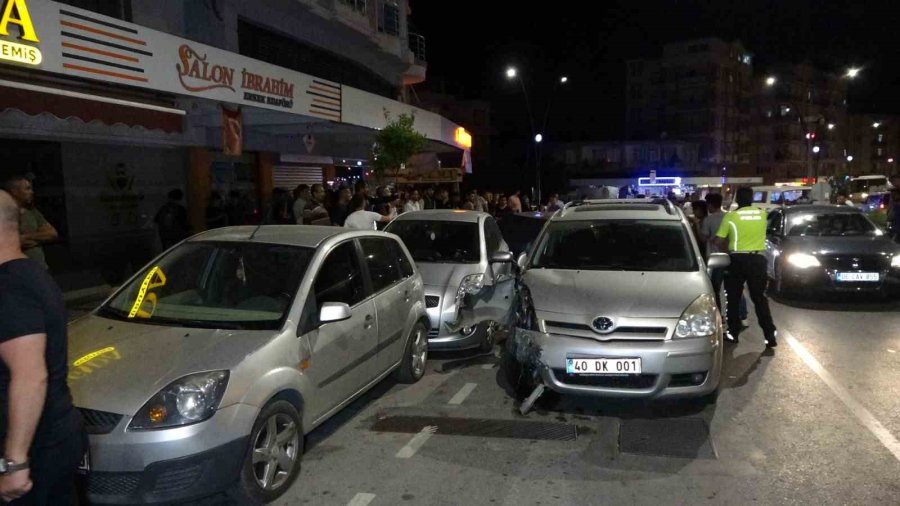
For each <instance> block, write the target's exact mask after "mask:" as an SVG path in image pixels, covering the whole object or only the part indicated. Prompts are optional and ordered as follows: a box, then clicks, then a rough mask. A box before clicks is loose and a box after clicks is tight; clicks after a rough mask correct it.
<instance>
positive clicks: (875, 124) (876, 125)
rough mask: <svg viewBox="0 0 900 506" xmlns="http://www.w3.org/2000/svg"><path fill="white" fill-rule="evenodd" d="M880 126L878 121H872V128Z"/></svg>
mask: <svg viewBox="0 0 900 506" xmlns="http://www.w3.org/2000/svg"><path fill="white" fill-rule="evenodd" d="M880 126H881V123H879V122H877V121H876V122H875V123H872V128H878V127H880Z"/></svg>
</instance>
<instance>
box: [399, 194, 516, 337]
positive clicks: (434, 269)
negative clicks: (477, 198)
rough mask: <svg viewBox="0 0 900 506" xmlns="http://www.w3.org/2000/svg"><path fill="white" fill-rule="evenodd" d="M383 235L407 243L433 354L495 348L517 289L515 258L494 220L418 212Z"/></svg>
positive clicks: (452, 212) (483, 216)
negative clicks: (422, 295) (421, 287)
mask: <svg viewBox="0 0 900 506" xmlns="http://www.w3.org/2000/svg"><path fill="white" fill-rule="evenodd" d="M385 231H387V232H390V233H392V234H396V235H397V236H398V237H400V239H402V240H403V242H404V243H405V244H406V247H407V248H408V249H409V251H410V253H412V257H413V259H414V260H415V262H416V264H417V265H418V266H419V270H420V271H421V272H422V280H423V282H424V284H425V304H426V307H427V311H428V318H429V320H430V322H431V323H430V327H429V331H428V343H429V346H430V347H431V349H433V350H447V349H452V350H461V349H468V348H477V347H480V348H481V349H482V350H483V351H488V350H490V349H491V348H493V346H494V329H495V328H496V324H497V322H499V321H500V320H502V319H504V318H505V315H506V314H507V313H508V312H509V308H510V307H511V306H512V303H513V296H512V294H513V290H514V288H515V277H514V275H513V274H514V273H513V270H512V262H511V260H512V254H511V253H510V252H509V247H508V246H507V244H506V241H504V240H503V235H502V234H501V233H500V227H499V226H498V225H497V222H496V220H494V217H493V216H491V215H489V214H487V213H481V212H475V211H462V210H435V211H417V212H410V213H404V214H401V215H400V216H399V217H397V219H396V220H394V221H393V222H391V223H390V225H388V226H387V228H386V229H385Z"/></svg>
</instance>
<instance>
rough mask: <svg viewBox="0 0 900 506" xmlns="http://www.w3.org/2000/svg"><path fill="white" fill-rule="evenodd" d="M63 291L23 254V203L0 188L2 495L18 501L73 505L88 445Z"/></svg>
mask: <svg viewBox="0 0 900 506" xmlns="http://www.w3.org/2000/svg"><path fill="white" fill-rule="evenodd" d="M67 346H68V343H67V338H66V308H65V304H64V302H63V297H62V292H60V290H59V287H58V286H56V283H55V282H54V281H53V278H51V277H50V275H49V274H48V273H47V271H46V270H45V269H44V268H43V267H42V266H40V265H39V264H38V263H37V262H34V261H33V260H31V259H29V258H28V257H26V256H25V254H24V253H22V250H21V245H20V242H19V207H18V205H17V204H16V202H15V201H14V200H13V198H12V197H11V196H10V195H9V194H8V193H7V192H5V191H2V190H0V445H2V446H0V499H2V500H4V501H7V502H10V504H12V505H16V506H19V505H21V506H26V505H27V506H31V505H39V506H44V505H52V506H57V505H60V506H65V505H70V504H76V502H77V496H76V491H75V472H76V470H77V468H78V464H79V462H81V459H82V456H83V455H84V452H85V449H86V447H87V435H86V434H85V432H84V427H83V424H82V420H81V415H80V414H79V413H78V411H77V410H76V409H75V408H74V407H73V405H72V396H71V394H70V393H69V386H68V384H67V383H66V377H67V376H68V367H67Z"/></svg>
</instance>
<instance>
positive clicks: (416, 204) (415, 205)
mask: <svg viewBox="0 0 900 506" xmlns="http://www.w3.org/2000/svg"><path fill="white" fill-rule="evenodd" d="M424 208H425V202H423V201H422V197H421V196H420V195H419V190H413V191H412V194H410V196H409V200H407V201H406V205H404V206H403V212H404V213H411V212H415V211H421V210H422V209H424Z"/></svg>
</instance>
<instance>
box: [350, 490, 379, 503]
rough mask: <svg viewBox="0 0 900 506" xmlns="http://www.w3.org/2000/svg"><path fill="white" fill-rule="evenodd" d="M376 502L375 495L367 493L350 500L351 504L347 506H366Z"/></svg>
mask: <svg viewBox="0 0 900 506" xmlns="http://www.w3.org/2000/svg"><path fill="white" fill-rule="evenodd" d="M374 500H375V494H366V493H365V492H360V493H358V494H356V495H355V496H353V499H350V502H348V503H347V506H366V505H367V504H369V503H370V502H372V501H374Z"/></svg>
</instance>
